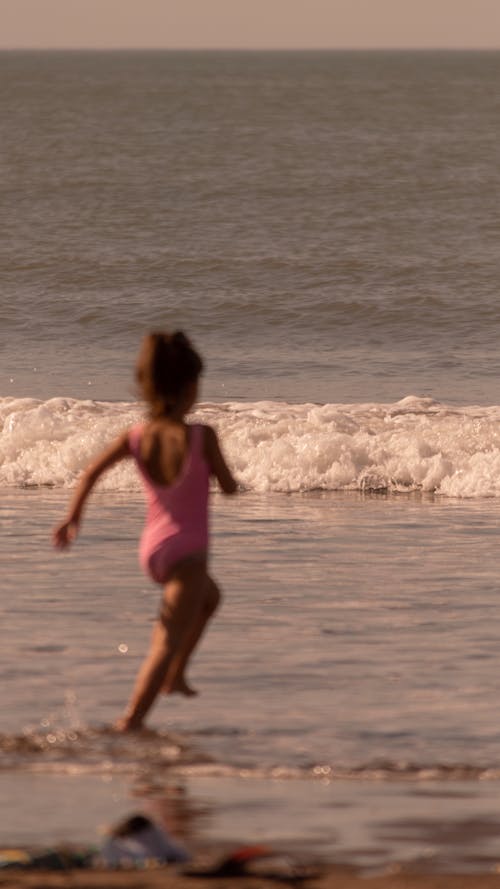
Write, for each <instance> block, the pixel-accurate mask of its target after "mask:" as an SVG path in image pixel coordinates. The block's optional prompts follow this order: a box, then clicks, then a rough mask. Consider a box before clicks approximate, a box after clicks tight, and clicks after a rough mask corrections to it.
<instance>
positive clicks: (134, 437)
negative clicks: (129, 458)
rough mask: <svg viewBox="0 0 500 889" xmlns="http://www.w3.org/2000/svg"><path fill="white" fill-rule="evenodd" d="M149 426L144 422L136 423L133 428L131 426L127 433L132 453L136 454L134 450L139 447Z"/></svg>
mask: <svg viewBox="0 0 500 889" xmlns="http://www.w3.org/2000/svg"><path fill="white" fill-rule="evenodd" d="M147 425H148V424H147V423H144V422H142V423H135V424H134V425H133V426H130V427H129V428H128V430H127V432H126V433H125V435H126V438H127V440H128V443H129V447H130V449H131V451H132V453H134V450H135V449H136V448H138V447H139V445H140V443H141V439H142V436H143V434H144V430H145V429H146V427H147Z"/></svg>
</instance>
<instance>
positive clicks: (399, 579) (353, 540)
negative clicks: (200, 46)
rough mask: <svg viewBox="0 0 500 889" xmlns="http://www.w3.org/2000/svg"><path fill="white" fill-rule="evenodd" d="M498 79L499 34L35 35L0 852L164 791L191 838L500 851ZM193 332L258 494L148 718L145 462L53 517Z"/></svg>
mask: <svg viewBox="0 0 500 889" xmlns="http://www.w3.org/2000/svg"><path fill="white" fill-rule="evenodd" d="M499 81H500V54H499V53H496V52H482V53H476V52H276V53H273V52H262V53H261V52H166V51H165V52H159V51H158V52H125V51H123V52H121V51H120V52H90V51H89V52H34V51H30V52H28V51H26V52H21V51H19V52H17V51H15V52H3V53H0V109H1V120H2V135H1V141H0V173H1V176H0V190H1V194H2V201H1V204H0V207H1V209H0V214H1V217H2V231H3V236H2V241H1V244H0V252H1V255H2V258H1V266H0V267H1V269H2V276H1V286H0V317H1V321H2V324H1V330H0V338H1V339H0V347H1V362H0V380H1V390H0V486H1V488H2V505H1V529H2V533H1V536H0V553H1V555H2V563H3V565H4V569H3V571H2V581H1V584H0V610H1V612H2V617H3V626H4V640H3V645H2V652H1V653H0V665H1V675H2V680H3V681H2V694H3V706H2V710H1V716H0V785H1V786H2V792H3V799H4V807H6V809H7V810H8V812H9V819H8V823H7V824H6V825H4V827H3V828H2V831H1V832H0V846H1V845H7V844H23V843H28V844H30V843H31V844H32V843H38V844H47V843H54V842H57V841H59V840H65V841H74V842H95V841H96V836H97V835H98V830H99V827H100V825H101V824H102V823H104V822H110V821H113V819H116V818H118V817H120V816H121V815H123V814H126V813H129V812H130V810H134V809H136V808H137V807H139V808H141V809H142V810H146V811H150V812H153V813H156V816H157V817H160V818H161V819H162V820H163V822H164V823H165V824H166V825H167V827H168V828H169V830H171V831H172V832H173V833H174V834H176V835H177V836H179V837H180V838H181V839H182V840H183V841H184V842H185V843H186V845H187V846H188V848H192V849H195V848H197V847H198V846H199V845H200V844H201V845H205V846H208V847H209V846H210V844H211V843H217V842H222V841H224V842H226V843H227V842H234V843H236V842H254V841H256V842H260V841H266V842H270V843H274V844H282V845H284V846H287V847H293V849H294V850H297V849H301V850H302V851H303V853H304V854H306V855H307V854H310V855H320V856H324V857H326V858H328V860H330V861H335V862H339V863H349V864H354V865H355V866H359V867H362V868H363V869H364V870H365V871H366V872H375V871H376V870H377V869H378V870H380V869H383V868H384V867H388V866H392V865H394V864H395V863H396V864H398V865H400V866H403V867H407V868H413V869H418V868H423V869H428V870H440V869H441V870H442V869H446V868H448V869H449V868H450V866H451V864H452V865H453V866H454V868H455V869H457V868H458V869H460V870H463V871H467V870H477V871H481V870H492V869H495V868H496V867H497V864H498V861H499V858H500V850H499V848H498V844H497V843H496V839H495V838H496V836H498V833H499V831H500V816H499V815H498V811H499V803H500V755H499V752H498V750H499V743H500V723H499V719H498V716H497V702H498V675H499V667H500V654H499V650H500V646H499V642H500V605H499V603H498V577H499V569H500V556H499V554H498V546H497V545H496V538H497V533H498V518H499V513H500V481H499V479H500V439H499V421H500V397H499V395H498V380H499V379H500V359H499V355H498V348H497V338H498V326H499V322H500V300H499V298H498V281H499V280H500V254H499V251H498V231H499V226H500V210H499V207H500V200H499V198H500V171H499V167H498V139H499V136H500V132H499V130H500V124H499V121H500V116H499V104H500V99H499V98H498V95H499V93H498V85H499ZM162 328H167V329H179V328H180V329H183V330H185V331H186V332H187V333H188V334H189V335H190V337H191V338H192V339H193V341H194V343H195V345H196V346H197V347H198V349H199V350H200V351H201V353H202V355H203V357H204V359H205V362H206V373H205V375H204V378H203V386H202V392H201V397H200V398H201V400H200V403H199V404H198V405H197V406H196V409H195V412H194V417H193V419H194V420H195V421H198V422H200V421H201V422H207V423H210V424H211V425H213V426H214V427H215V428H216V429H217V431H218V432H219V435H220V438H221V441H222V443H223V447H224V450H225V453H226V456H227V458H228V461H229V462H230V464H231V466H232V467H233V469H234V473H235V475H236V477H237V479H238V481H239V483H240V487H241V492H240V494H239V495H238V497H237V498H236V499H230V500H227V499H225V498H224V497H223V496H222V495H221V494H219V493H218V492H216V491H214V493H213V554H212V562H213V571H214V574H215V576H216V577H217V578H218V580H219V581H220V583H221V585H222V587H223V590H224V604H223V608H222V609H221V611H220V613H219V614H218V615H217V617H216V619H215V621H214V622H213V625H212V626H211V627H210V629H209V631H208V633H207V636H206V638H205V639H204V640H203V643H202V645H201V647H200V649H199V651H198V652H197V654H196V657H195V660H194V663H193V668H192V681H193V683H194V685H195V686H196V687H199V690H200V692H201V694H200V696H199V698H196V699H194V700H176V699H169V700H168V701H167V700H162V701H160V702H159V703H158V704H157V706H156V708H155V710H154V711H153V713H152V716H151V719H150V724H151V727H152V729H154V732H153V733H152V734H151V735H147V736H144V737H136V738H122V737H119V736H116V735H115V734H113V733H112V732H110V731H109V726H110V725H111V724H112V722H113V721H114V719H115V718H116V717H117V716H118V715H119V713H120V710H121V708H122V707H123V705H124V703H125V701H126V699H127V697H128V693H129V691H130V687H131V684H132V681H133V678H134V675H135V671H136V669H137V667H138V664H139V663H140V660H141V658H142V656H143V654H144V652H145V650H146V646H147V643H148V635H149V632H150V628H151V623H152V621H153V618H154V614H155V611H156V607H157V599H158V590H156V589H155V588H154V587H153V586H152V585H151V584H150V582H149V581H148V580H147V578H145V577H143V576H142V574H141V572H140V569H139V566H138V564H137V553H136V550H137V539H138V535H139V533H140V529H141V526H142V521H143V516H144V507H143V502H142V497H141V491H140V483H139V480H138V478H137V476H136V474H135V472H134V469H133V467H132V466H131V465H128V464H122V465H121V466H120V467H118V468H117V469H115V470H113V471H112V472H110V473H109V474H108V475H107V476H106V477H105V478H104V479H103V481H102V483H101V484H100V486H99V489H98V490H97V491H96V492H95V494H94V496H93V499H92V503H91V504H90V505H89V508H88V511H87V514H86V519H85V524H84V528H83V533H82V537H81V539H80V540H79V541H78V543H77V544H76V546H75V547H74V549H73V550H72V551H71V552H70V553H68V554H59V553H55V552H54V551H53V550H52V548H51V545H50V533H51V528H52V526H53V525H54V524H55V523H56V522H57V521H59V520H60V519H61V518H62V516H63V514H64V510H65V507H66V504H67V501H68V498H69V496H70V494H71V489H72V487H73V486H74V485H75V483H76V480H77V478H78V476H79V473H80V472H81V470H82V469H83V467H84V466H85V465H86V463H87V462H88V460H89V459H90V458H91V457H92V456H93V455H94V454H95V453H97V452H98V451H99V450H100V449H101V448H102V447H103V446H105V444H106V443H107V442H108V441H109V440H110V439H111V438H112V437H113V436H114V435H116V434H118V433H119V432H120V431H121V430H122V429H123V428H126V427H127V426H128V425H130V424H132V423H134V422H137V420H139V419H140V418H141V416H142V415H143V412H144V408H143V405H142V404H141V403H140V401H138V397H137V393H136V391H135V388H134V378H133V367H134V361H135V355H136V352H137V349H138V345H139V342H140V339H141V337H142V335H143V334H144V333H145V332H146V331H148V330H150V329H162Z"/></svg>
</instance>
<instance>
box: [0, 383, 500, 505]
mask: <svg viewBox="0 0 500 889" xmlns="http://www.w3.org/2000/svg"><path fill="white" fill-rule="evenodd" d="M142 415H143V411H142V407H141V405H140V404H137V403H128V402H96V401H79V400H75V399H63V398H54V399H51V400H49V401H37V400H35V399H27V398H24V399H15V398H4V399H1V400H0V424H1V432H0V484H1V485H2V486H4V487H5V486H14V487H16V486H29V485H53V486H59V487H71V486H72V485H74V483H75V481H76V479H77V478H78V475H79V473H80V472H81V470H82V469H83V467H84V466H85V465H86V463H87V462H88V460H89V459H90V458H91V457H92V456H93V455H95V454H96V453H97V452H98V451H99V450H100V449H101V448H103V447H104V446H105V445H106V444H107V443H108V442H109V441H110V440H111V439H112V438H113V437H114V436H115V435H117V434H118V433H119V432H120V431H121V430H122V429H124V428H126V427H127V426H129V425H131V424H133V423H136V422H138V421H139V420H140V419H141V417H142ZM194 420H195V421H197V422H205V423H210V424H212V425H213V426H215V427H216V429H217V430H218V432H219V434H220V437H221V440H222V442H223V447H224V450H225V452H226V454H227V457H228V459H229V461H230V463H231V465H232V466H233V467H234V470H235V474H236V476H237V477H238V480H239V481H240V483H241V484H242V485H243V486H244V487H245V488H247V489H249V490H252V491H257V492H268V491H276V492H287V493H296V492H304V491H312V490H325V491H336V490H361V491H363V490H364V491H379V492H383V491H392V492H408V491H424V492H436V493H438V494H442V495H446V496H451V497H498V496H500V407H449V406H446V405H443V404H439V403H437V402H435V401H433V400H432V399H429V398H417V397H412V396H411V397H408V398H404V399H403V400H401V401H399V402H397V403H394V404H377V403H367V404H351V405H346V404H325V405H316V404H287V403H279V402H257V403H252V404H248V403H239V402H238V403H226V404H208V403H205V404H201V405H200V406H199V407H198V409H197V410H196V413H195V414H194ZM102 487H103V488H104V489H106V490H121V491H124V490H138V489H139V487H140V483H139V480H138V478H137V474H136V472H135V470H134V467H133V466H132V465H131V464H130V463H128V462H127V463H125V464H122V465H120V466H119V467H117V468H116V469H115V470H113V471H111V472H110V473H109V474H108V475H107V476H106V477H105V478H104V479H103V481H102Z"/></svg>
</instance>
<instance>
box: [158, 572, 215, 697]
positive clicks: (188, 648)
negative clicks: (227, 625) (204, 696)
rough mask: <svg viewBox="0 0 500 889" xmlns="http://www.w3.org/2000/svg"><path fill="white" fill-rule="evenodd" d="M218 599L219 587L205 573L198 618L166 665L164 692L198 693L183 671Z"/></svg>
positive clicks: (213, 611) (212, 613)
mask: <svg viewBox="0 0 500 889" xmlns="http://www.w3.org/2000/svg"><path fill="white" fill-rule="evenodd" d="M220 600H221V594H220V590H219V587H218V586H217V584H216V583H215V581H214V580H213V578H212V577H210V575H209V574H207V575H206V580H205V592H204V597H203V603H202V610H201V613H200V614H199V616H198V618H197V619H196V620H195V621H193V623H192V626H191V629H190V631H189V632H188V633H187V634H186V635H185V636H184V637H183V639H182V642H181V644H180V645H179V647H178V649H177V654H176V655H175V657H173V658H172V660H171V662H170V664H169V666H168V670H167V676H166V678H165V682H164V683H163V685H162V689H161V690H162V692H163V693H164V694H174V693H178V694H183V695H188V696H191V695H196V694H198V692H197V691H195V689H194V688H192V686H190V685H189V683H188V682H187V681H186V677H185V671H186V667H187V665H188V662H189V659H190V657H191V655H192V653H193V651H194V649H195V648H196V646H197V645H198V642H199V641H200V639H201V637H202V635H203V633H204V631H205V628H206V626H207V624H208V622H209V620H210V618H211V617H212V616H213V615H214V613H215V611H216V610H217V608H218V605H219V602H220Z"/></svg>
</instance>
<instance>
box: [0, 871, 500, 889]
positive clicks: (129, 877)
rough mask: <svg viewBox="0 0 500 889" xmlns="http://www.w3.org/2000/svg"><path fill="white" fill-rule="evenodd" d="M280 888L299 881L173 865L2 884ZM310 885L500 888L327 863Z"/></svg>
mask: <svg viewBox="0 0 500 889" xmlns="http://www.w3.org/2000/svg"><path fill="white" fill-rule="evenodd" d="M207 885H208V886H212V887H213V889H232V887H238V889H272V887H273V889H275V887H276V886H277V885H294V884H293V882H292V881H290V882H289V883H285V882H282V881H279V882H278V881H277V880H276V879H266V878H263V877H238V878H235V877H229V878H228V877H226V878H221V877H217V878H214V879H210V880H206V879H202V878H193V877H186V876H184V875H182V874H180V873H179V872H177V871H175V870H170V869H169V868H168V867H166V868H159V869H158V870H148V871H145V870H140V871H127V872H125V871H121V872H119V871H114V872H110V871H97V870H81V871H80V870H77V871H65V872H58V873H55V872H47V871H37V872H33V871H31V872H27V871H26V872H20V871H14V870H10V871H6V872H4V873H1V874H0V887H2V889H62V887H71V889H201V887H203V886H207ZM295 885H303V886H304V887H306V889H498V887H500V874H483V875H480V876H478V875H474V874H466V875H453V874H446V875H444V874H433V875H423V874H403V873H401V874H385V875H377V876H369V877H365V876H359V875H357V874H355V873H353V872H351V871H347V870H343V869H338V868H329V867H323V868H322V869H321V872H320V873H319V874H318V875H317V876H315V877H313V878H312V879H308V880H306V881H305V882H302V883H299V884H295Z"/></svg>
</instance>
